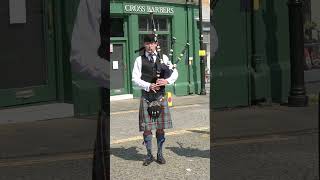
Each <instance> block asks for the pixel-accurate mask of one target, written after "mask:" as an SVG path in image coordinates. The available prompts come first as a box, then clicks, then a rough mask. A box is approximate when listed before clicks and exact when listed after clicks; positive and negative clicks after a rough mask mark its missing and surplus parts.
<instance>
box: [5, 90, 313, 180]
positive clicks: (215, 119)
mask: <svg viewBox="0 0 320 180" xmlns="http://www.w3.org/2000/svg"><path fill="white" fill-rule="evenodd" d="M173 105H174V106H173V107H172V108H171V109H172V116H174V119H179V120H177V121H176V122H175V128H174V129H172V130H169V131H167V135H168V137H170V138H168V140H167V144H166V152H167V157H168V159H167V161H169V162H170V164H169V165H165V166H160V165H158V164H156V163H154V164H152V165H150V166H149V167H148V168H147V169H142V167H141V159H142V158H143V157H144V154H145V152H144V151H145V149H144V148H143V145H141V140H142V138H141V133H140V132H138V129H137V107H139V99H130V100H121V101H114V102H111V113H110V115H111V120H110V124H111V132H110V134H111V137H110V140H111V161H112V163H111V168H113V169H111V173H112V174H113V175H117V177H119V179H123V178H121V177H130V176H132V175H136V176H137V177H138V175H139V173H137V171H134V170H133V169H134V168H135V167H138V168H140V170H141V171H143V172H145V173H148V172H150V171H154V170H155V169H158V170H159V173H160V172H162V174H163V177H165V178H167V179H170V178H171V179H180V178H182V179H195V178H196V179H208V174H209V163H210V158H209V152H210V143H209V142H210V137H209V134H210V129H211V131H212V130H213V133H214V138H215V143H217V144H219V143H222V142H223V141H225V140H226V139H227V140H228V139H235V138H239V137H251V136H265V135H270V134H282V133H288V132H289V133H299V132H301V131H316V132H318V130H319V129H318V127H319V116H318V113H319V112H318V104H317V100H313V101H312V103H310V105H309V106H308V107H299V108H297V107H287V106H280V105H278V104H273V105H272V106H252V107H246V108H235V109H224V110H216V111H211V112H210V113H213V114H212V115H213V116H211V118H210V120H209V114H210V113H209V94H208V95H205V96H200V95H190V96H183V97H173ZM189 119H190V120H189ZM130 127H131V128H130ZM132 127H134V128H132ZM95 135H96V117H86V118H82V119H79V118H59V119H52V120H41V121H33V122H21V123H9V124H1V125H0V149H1V152H0V169H1V167H5V169H6V172H10V171H7V170H8V169H10V167H16V166H21V165H29V166H31V165H34V164H37V165H39V164H41V163H52V162H56V163H58V162H61V161H62V160H66V159H67V160H68V162H69V163H70V162H71V161H79V160H84V161H85V162H82V164H86V168H84V167H83V166H81V168H82V169H86V177H90V167H91V164H90V161H88V159H91V158H92V156H91V155H92V148H93V144H94V139H95ZM154 139H155V138H154ZM154 148H155V147H154ZM211 148H212V147H211ZM59 159H60V160H59ZM9 162H12V163H13V164H12V163H11V164H10V163H9ZM115 167H119V168H115ZM74 169H76V167H74ZM121 169H127V170H128V171H122V170H121ZM168 170H171V172H172V170H174V171H176V170H177V171H178V172H179V173H176V174H173V175H172V177H170V173H166V172H167V171H168ZM3 172H4V171H3ZM3 172H1V170H0V174H2V173H3ZM75 172H77V170H75ZM169 172H170V171H169ZM159 173H158V175H160V174H161V173H160V174H159ZM13 174H14V173H13ZM206 174H207V175H206ZM119 175H121V176H119ZM0 177H1V176H0ZM8 177H9V175H8ZM133 177H135V176H133ZM41 178H43V176H41ZM41 178H40V176H39V179H41ZM0 179H1V178H0ZM141 179H143V177H141Z"/></svg>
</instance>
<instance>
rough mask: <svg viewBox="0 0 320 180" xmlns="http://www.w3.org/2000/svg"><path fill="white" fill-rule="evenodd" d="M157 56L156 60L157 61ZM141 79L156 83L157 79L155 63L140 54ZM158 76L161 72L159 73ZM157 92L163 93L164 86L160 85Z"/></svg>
mask: <svg viewBox="0 0 320 180" xmlns="http://www.w3.org/2000/svg"><path fill="white" fill-rule="evenodd" d="M158 58H159V57H157V60H156V61H159V59H158ZM141 64H142V67H141V74H142V75H141V79H142V80H144V81H146V82H148V83H156V80H157V69H156V63H154V62H151V61H149V59H148V58H147V57H146V56H145V55H142V56H141ZM160 78H163V77H161V74H160ZM158 92H159V93H162V94H163V93H164V92H165V86H161V87H160V90H159V91H158Z"/></svg>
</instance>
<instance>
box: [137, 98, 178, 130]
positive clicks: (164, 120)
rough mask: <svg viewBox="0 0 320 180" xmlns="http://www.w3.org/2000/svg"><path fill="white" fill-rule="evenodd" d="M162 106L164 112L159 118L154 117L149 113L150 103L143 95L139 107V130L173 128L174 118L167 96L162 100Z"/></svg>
mask: <svg viewBox="0 0 320 180" xmlns="http://www.w3.org/2000/svg"><path fill="white" fill-rule="evenodd" d="M161 107H162V112H161V114H160V116H159V118H157V119H152V118H151V117H150V116H149V113H148V103H147V101H146V100H145V98H144V97H141V99H140V108H139V131H151V130H154V129H170V128H172V119H171V114H170V110H169V106H168V102H167V99H166V98H164V99H163V101H162V102H161Z"/></svg>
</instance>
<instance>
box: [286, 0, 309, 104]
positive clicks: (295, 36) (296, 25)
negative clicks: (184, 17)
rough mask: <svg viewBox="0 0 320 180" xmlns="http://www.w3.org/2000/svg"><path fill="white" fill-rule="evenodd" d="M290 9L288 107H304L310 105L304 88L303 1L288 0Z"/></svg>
mask: <svg viewBox="0 0 320 180" xmlns="http://www.w3.org/2000/svg"><path fill="white" fill-rule="evenodd" d="M287 5H288V8H289V36H290V62H291V88H290V95H289V97H288V105H289V106H294V107H303V106H307V105H308V97H307V96H306V90H305V86H304V69H303V68H304V65H303V59H304V57H303V56H304V53H303V48H304V45H303V44H304V38H303V34H304V33H303V14H302V5H303V4H302V1H301V0H288V3H287Z"/></svg>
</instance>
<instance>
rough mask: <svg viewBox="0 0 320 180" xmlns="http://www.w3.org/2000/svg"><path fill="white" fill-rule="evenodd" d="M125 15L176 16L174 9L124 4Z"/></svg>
mask: <svg viewBox="0 0 320 180" xmlns="http://www.w3.org/2000/svg"><path fill="white" fill-rule="evenodd" d="M123 11H124V13H140V14H150V13H154V14H174V9H173V7H166V6H154V5H139V4H124V5H123Z"/></svg>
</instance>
